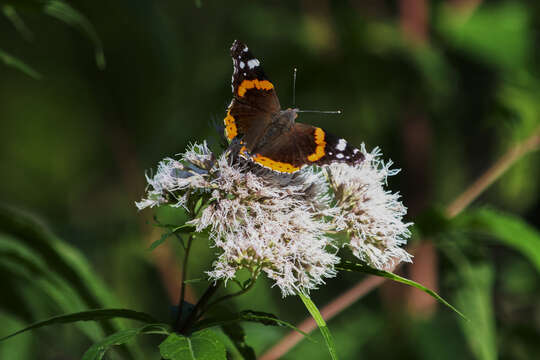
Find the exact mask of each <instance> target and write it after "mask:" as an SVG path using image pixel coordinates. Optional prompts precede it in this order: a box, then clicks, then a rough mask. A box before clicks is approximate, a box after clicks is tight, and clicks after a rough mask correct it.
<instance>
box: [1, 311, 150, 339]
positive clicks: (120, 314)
mask: <svg viewBox="0 0 540 360" xmlns="http://www.w3.org/2000/svg"><path fill="white" fill-rule="evenodd" d="M112 318H124V319H131V320H138V321H142V322H146V323H157V321H156V320H155V319H154V318H153V317H152V316H151V315H148V314H146V313H143V312H139V311H134V310H128V309H98V310H89V311H81V312H78V313H73V314H67V315H59V316H54V317H52V318H49V319H47V320H43V321H38V322H36V323H33V324H31V325H29V326H27V327H25V328H24V329H21V330H19V331H17V332H14V333H12V334H9V335H7V336H4V337H2V338H0V341H4V340H7V339H9V338H11V337H13V336H15V335H19V334H22V333H23V332H26V331H28V330H33V329H37V328H40V327H44V326H49V325H54V324H66V323H73V322H77V321H99V320H108V319H112Z"/></svg>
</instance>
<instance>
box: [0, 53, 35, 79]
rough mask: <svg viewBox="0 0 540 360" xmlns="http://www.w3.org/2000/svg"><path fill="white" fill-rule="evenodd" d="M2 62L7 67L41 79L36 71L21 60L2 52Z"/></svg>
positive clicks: (0, 55) (0, 57)
mask: <svg viewBox="0 0 540 360" xmlns="http://www.w3.org/2000/svg"><path fill="white" fill-rule="evenodd" d="M0 61H1V62H3V63H4V64H5V65H6V66H9V67H12V68H15V69H17V70H19V71H21V72H23V73H25V74H26V75H28V76H30V77H32V78H34V79H38V80H39V79H41V75H40V74H39V73H38V72H37V71H36V70H34V69H32V68H31V67H30V66H28V65H26V64H25V63H24V62H22V61H21V60H19V59H17V58H16V57H14V56H11V55H9V54H8V53H6V52H4V51H2V50H0Z"/></svg>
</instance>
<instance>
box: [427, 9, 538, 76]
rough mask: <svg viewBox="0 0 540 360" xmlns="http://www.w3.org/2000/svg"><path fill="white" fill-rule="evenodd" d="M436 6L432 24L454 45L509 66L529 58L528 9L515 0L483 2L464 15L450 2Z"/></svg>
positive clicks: (529, 20) (529, 19) (485, 59)
mask: <svg viewBox="0 0 540 360" xmlns="http://www.w3.org/2000/svg"><path fill="white" fill-rule="evenodd" d="M438 10H439V14H438V15H437V16H436V17H435V18H436V19H438V21H437V22H436V23H435V24H434V25H435V26H436V27H437V28H438V30H439V32H440V34H441V35H442V36H443V37H444V38H445V40H446V41H449V42H450V43H451V44H452V45H453V46H454V47H457V48H459V49H460V50H464V51H466V52H469V53H470V54H471V55H473V56H475V57H477V58H480V59H482V60H484V61H485V62H486V63H488V64H494V65H497V66H499V67H501V68H503V69H508V70H515V69H519V68H521V67H523V66H525V65H526V64H527V62H528V61H529V58H530V50H531V49H532V48H533V46H531V45H532V44H533V43H534V35H533V33H532V32H531V28H532V27H531V25H530V23H531V12H530V11H528V10H527V7H526V6H525V5H523V4H520V3H518V2H515V1H504V2H497V3H494V4H482V5H481V6H478V8H477V9H475V10H474V12H473V13H472V14H471V16H470V17H467V18H464V17H463V15H462V13H461V12H460V11H458V10H456V6H451V5H449V4H444V5H443V6H441V7H439V9H438Z"/></svg>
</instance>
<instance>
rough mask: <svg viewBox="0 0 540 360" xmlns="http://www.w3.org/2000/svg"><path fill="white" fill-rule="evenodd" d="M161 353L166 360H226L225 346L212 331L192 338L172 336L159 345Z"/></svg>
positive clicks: (202, 332) (194, 335) (200, 332)
mask: <svg viewBox="0 0 540 360" xmlns="http://www.w3.org/2000/svg"><path fill="white" fill-rule="evenodd" d="M159 352H160V354H161V357H162V358H163V359H166V360H226V351H225V345H224V344H223V343H222V342H221V340H220V339H219V337H218V336H217V335H216V334H215V333H213V332H212V331H210V330H202V331H199V332H196V333H193V334H192V335H191V336H190V337H186V336H182V335H179V334H171V335H169V337H167V339H165V341H163V342H162V343H161V344H160V345H159Z"/></svg>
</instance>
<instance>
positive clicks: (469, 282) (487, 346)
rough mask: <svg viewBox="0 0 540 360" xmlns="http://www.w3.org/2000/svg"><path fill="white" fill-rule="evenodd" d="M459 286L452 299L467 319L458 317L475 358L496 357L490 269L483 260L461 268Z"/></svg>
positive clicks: (491, 358)
mask: <svg viewBox="0 0 540 360" xmlns="http://www.w3.org/2000/svg"><path fill="white" fill-rule="evenodd" d="M460 272H461V273H462V276H461V286H459V287H458V289H457V293H456V301H457V303H458V304H459V305H460V307H462V308H463V309H466V312H467V314H468V316H469V318H470V321H461V322H460V325H461V327H462V328H463V332H464V333H465V337H466V338H467V341H468V343H469V346H470V347H471V349H472V351H473V353H474V354H475V356H476V358H477V359H479V360H495V359H497V335H496V331H495V314H494V311H493V299H492V296H491V291H492V285H493V270H492V269H491V267H490V266H488V265H487V264H484V265H477V266H474V267H469V268H462V269H461V271H460Z"/></svg>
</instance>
